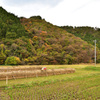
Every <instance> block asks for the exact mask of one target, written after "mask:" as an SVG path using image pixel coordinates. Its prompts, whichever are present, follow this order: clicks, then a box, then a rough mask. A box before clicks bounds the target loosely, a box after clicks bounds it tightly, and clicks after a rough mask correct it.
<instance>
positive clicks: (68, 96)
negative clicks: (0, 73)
mask: <svg viewBox="0 0 100 100" xmlns="http://www.w3.org/2000/svg"><path fill="white" fill-rule="evenodd" d="M43 66H45V67H47V69H60V68H75V73H70V74H62V75H53V76H45V77H34V78H27V79H26V78H25V79H15V80H8V84H6V81H5V80H3V81H0V100H100V64H97V66H96V67H95V66H94V65H92V64H80V65H43ZM43 66H40V67H43ZM4 67H7V66H4ZM27 67H28V66H27Z"/></svg>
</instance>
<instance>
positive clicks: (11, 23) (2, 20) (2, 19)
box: [0, 7, 28, 39]
mask: <svg viewBox="0 0 100 100" xmlns="http://www.w3.org/2000/svg"><path fill="white" fill-rule="evenodd" d="M23 35H24V36H28V33H27V32H26V31H25V29H24V27H23V26H22V25H21V22H20V20H19V18H18V17H17V16H15V15H14V14H12V13H8V12H7V11H5V10H4V9H3V8H2V7H0V39H2V38H7V39H15V38H19V37H21V36H23Z"/></svg>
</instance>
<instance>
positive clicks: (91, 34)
mask: <svg viewBox="0 0 100 100" xmlns="http://www.w3.org/2000/svg"><path fill="white" fill-rule="evenodd" d="M61 28H62V29H65V30H66V31H67V32H70V33H72V34H74V35H75V36H77V37H80V38H81V39H83V40H85V41H87V42H88V43H91V44H92V45H94V40H97V47H98V48H99V49H100V28H93V27H72V26H62V27H61Z"/></svg>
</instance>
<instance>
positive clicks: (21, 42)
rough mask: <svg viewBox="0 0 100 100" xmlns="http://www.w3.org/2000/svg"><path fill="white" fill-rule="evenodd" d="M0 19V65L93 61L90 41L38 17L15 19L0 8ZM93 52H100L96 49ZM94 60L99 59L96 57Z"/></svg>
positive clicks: (92, 49)
mask: <svg viewBox="0 0 100 100" xmlns="http://www.w3.org/2000/svg"><path fill="white" fill-rule="evenodd" d="M3 16H5V17H3ZM0 22H1V26H0V64H74V63H90V62H93V61H94V47H93V46H92V45H91V44H88V43H87V42H86V41H84V40H82V39H81V38H79V37H76V36H75V35H73V34H71V33H68V32H67V31H66V30H64V29H61V28H59V27H58V26H54V25H52V24H50V23H48V22H46V21H45V20H44V19H42V18H41V17H40V16H33V17H31V18H29V19H26V18H23V17H22V18H18V17H16V16H15V15H13V14H11V13H8V12H6V11H5V10H4V9H3V8H0ZM97 53H98V54H100V51H99V50H98V48H97ZM97 61H98V62H99V61H100V56H98V57H97Z"/></svg>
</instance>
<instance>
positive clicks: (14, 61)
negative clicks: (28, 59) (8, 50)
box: [5, 56, 21, 65]
mask: <svg viewBox="0 0 100 100" xmlns="http://www.w3.org/2000/svg"><path fill="white" fill-rule="evenodd" d="M20 63H21V61H20V59H19V57H15V56H11V57H8V58H7V59H6V61H5V64H6V65H18V64H20Z"/></svg>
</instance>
